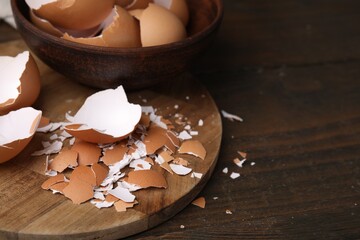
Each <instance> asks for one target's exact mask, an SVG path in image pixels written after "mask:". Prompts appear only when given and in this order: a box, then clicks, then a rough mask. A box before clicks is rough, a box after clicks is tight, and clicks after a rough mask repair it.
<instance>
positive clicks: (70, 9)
mask: <svg viewBox="0 0 360 240" xmlns="http://www.w3.org/2000/svg"><path fill="white" fill-rule="evenodd" d="M114 3H115V0H101V1H99V0H58V1H55V2H51V3H48V4H44V5H42V6H41V7H40V8H39V9H37V10H34V11H35V13H36V15H38V16H39V17H41V18H42V19H46V20H48V21H49V22H50V23H52V24H53V25H55V26H59V27H62V28H67V29H74V30H83V29H89V28H93V27H96V26H98V25H99V24H100V23H101V22H102V21H104V19H105V18H106V17H107V16H108V15H109V14H110V12H111V10H112V8H113V6H114Z"/></svg>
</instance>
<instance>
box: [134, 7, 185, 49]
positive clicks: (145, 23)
mask: <svg viewBox="0 0 360 240" xmlns="http://www.w3.org/2000/svg"><path fill="white" fill-rule="evenodd" d="M140 34H141V43H142V46H143V47H148V46H156V45H162V44H167V43H172V42H177V41H180V40H183V39H185V38H186V30H185V27H184V24H183V23H182V22H181V20H180V19H179V18H178V17H177V16H176V15H175V14H174V13H172V12H170V11H169V10H167V9H166V8H164V7H161V6H158V5H155V4H152V3H150V4H149V7H148V8H146V9H145V10H144V11H143V13H142V14H141V18H140Z"/></svg>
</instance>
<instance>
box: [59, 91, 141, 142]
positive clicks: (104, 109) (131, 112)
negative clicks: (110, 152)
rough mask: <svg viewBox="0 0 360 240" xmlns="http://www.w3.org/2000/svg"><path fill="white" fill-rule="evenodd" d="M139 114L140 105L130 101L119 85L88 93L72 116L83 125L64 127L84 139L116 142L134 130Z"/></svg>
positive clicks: (76, 122)
mask: <svg viewBox="0 0 360 240" xmlns="http://www.w3.org/2000/svg"><path fill="white" fill-rule="evenodd" d="M140 118H141V107H140V105H137V104H131V103H129V102H128V100H127V97H126V94H125V91H124V89H123V87H122V86H119V87H118V88H116V89H108V90H104V91H100V92H97V93H95V94H93V95H91V96H90V97H88V98H87V99H86V101H85V103H84V105H83V106H82V107H81V108H80V109H79V111H78V112H77V113H76V114H75V116H74V119H73V124H76V125H78V124H81V125H82V126H81V127H79V126H77V127H76V128H73V126H71V125H70V126H69V125H68V126H66V127H65V130H66V131H67V132H68V133H70V134H71V135H73V136H75V137H77V138H79V139H82V140H84V141H88V142H93V143H101V144H105V143H113V142H116V141H119V140H121V139H124V138H126V137H127V136H128V135H129V134H130V133H131V132H132V131H134V128H135V127H136V125H137V124H138V122H139V121H140ZM95 133H96V134H95ZM99 136H103V138H100V137H99Z"/></svg>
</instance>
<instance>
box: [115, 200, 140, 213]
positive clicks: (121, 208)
mask: <svg viewBox="0 0 360 240" xmlns="http://www.w3.org/2000/svg"><path fill="white" fill-rule="evenodd" d="M137 203H138V202H137V201H136V200H135V201H134V202H130V203H128V202H124V201H123V200H119V201H117V202H116V203H114V206H115V209H116V211H117V212H126V209H127V208H132V207H134V205H135V204H137Z"/></svg>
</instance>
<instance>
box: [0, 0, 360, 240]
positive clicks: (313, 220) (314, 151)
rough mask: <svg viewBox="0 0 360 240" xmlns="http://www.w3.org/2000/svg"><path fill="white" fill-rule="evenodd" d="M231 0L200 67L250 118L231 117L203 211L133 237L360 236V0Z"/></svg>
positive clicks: (220, 99)
mask: <svg viewBox="0 0 360 240" xmlns="http://www.w3.org/2000/svg"><path fill="white" fill-rule="evenodd" d="M224 5H225V14H224V21H223V24H222V26H221V29H220V32H219V34H218V38H217V39H216V41H215V42H214V44H213V46H212V48H211V49H210V50H209V51H208V52H207V53H206V54H204V55H203V57H202V59H201V60H199V61H198V62H197V63H196V64H195V65H194V66H193V67H192V70H191V71H192V73H193V74H194V75H195V76H196V78H197V79H200V80H201V81H202V83H203V84H204V85H205V87H206V88H207V89H208V90H209V92H210V93H211V95H212V97H213V98H214V100H215V102H216V104H217V105H218V107H219V109H224V110H226V111H228V112H231V113H234V114H238V115H240V116H242V117H243V118H244V122H243V123H237V122H230V121H228V120H226V119H223V128H224V129H223V138H222V145H221V151H220V155H219V159H218V164H217V166H216V168H215V171H214V174H213V175H212V177H211V179H210V181H209V182H208V183H207V184H206V187H205V188H204V190H203V191H202V192H201V193H200V194H199V195H200V196H204V197H205V199H206V201H207V204H206V207H205V209H200V208H198V207H195V206H192V205H189V206H188V207H186V208H185V209H184V210H183V211H181V212H180V213H179V214H177V215H176V216H175V217H173V218H171V219H170V220H169V221H166V222H164V223H163V224H161V225H159V226H157V227H155V228H153V229H151V230H148V231H146V232H143V233H140V234H137V235H135V236H133V237H131V239H359V238H360V218H359V215H360V200H359V199H360V162H359V161H360V159H359V156H360V134H359V133H360V109H359V108H360V93H359V92H360V81H359V76H360V44H359V43H360V28H359V22H360V11H359V9H360V2H359V1H358V0H341V1H339V0H311V1H309V0H277V1H267V0H224ZM2 25H3V26H2V27H1V31H2V32H1V34H0V36H2V37H4V36H5V35H7V34H8V33H10V32H11V31H10V30H8V29H7V27H5V26H4V25H5V24H2ZM0 26H1V25H0ZM3 39H4V38H3ZM238 150H242V151H245V152H248V162H246V163H245V164H244V167H243V168H238V167H237V166H235V165H234V164H233V163H232V160H233V158H235V157H237V156H238V155H237V151H238ZM250 162H255V163H256V164H255V165H254V166H250ZM224 167H228V168H229V171H230V172H232V171H236V172H239V173H241V176H240V178H238V179H235V180H232V179H230V178H229V174H224V173H223V172H222V170H223V168H224ZM214 197H218V199H213V198H214ZM226 209H228V210H231V211H232V214H231V215H230V214H226V213H225V211H226ZM181 225H184V228H180V226H181ZM129 239H130V238H129Z"/></svg>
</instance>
